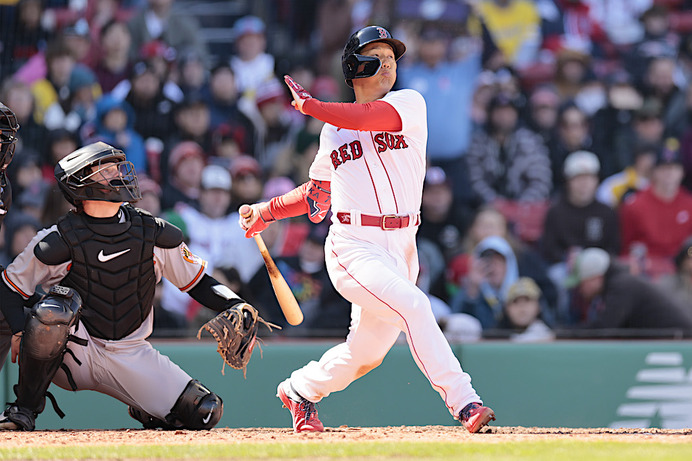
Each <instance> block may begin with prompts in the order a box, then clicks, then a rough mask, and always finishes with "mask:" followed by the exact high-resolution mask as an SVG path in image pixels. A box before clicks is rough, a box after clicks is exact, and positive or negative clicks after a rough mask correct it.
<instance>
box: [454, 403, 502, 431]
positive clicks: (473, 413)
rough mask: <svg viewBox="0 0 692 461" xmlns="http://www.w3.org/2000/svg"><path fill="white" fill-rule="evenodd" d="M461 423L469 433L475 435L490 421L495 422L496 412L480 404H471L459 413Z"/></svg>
mask: <svg viewBox="0 0 692 461" xmlns="http://www.w3.org/2000/svg"><path fill="white" fill-rule="evenodd" d="M459 421H461V424H462V426H464V427H465V428H466V430H467V431H469V432H470V433H472V434H474V433H476V432H478V431H480V430H481V428H483V427H485V426H487V425H488V423H489V422H490V421H495V412H494V411H493V410H492V408H488V407H484V406H483V405H481V404H480V403H469V404H468V405H466V406H465V407H464V408H463V409H462V410H461V411H460V412H459Z"/></svg>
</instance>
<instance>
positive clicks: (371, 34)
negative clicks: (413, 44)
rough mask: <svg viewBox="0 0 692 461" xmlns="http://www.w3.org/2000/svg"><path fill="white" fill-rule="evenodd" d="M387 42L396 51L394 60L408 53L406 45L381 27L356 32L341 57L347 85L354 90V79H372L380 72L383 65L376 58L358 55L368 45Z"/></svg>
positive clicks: (370, 27) (366, 28)
mask: <svg viewBox="0 0 692 461" xmlns="http://www.w3.org/2000/svg"><path fill="white" fill-rule="evenodd" d="M374 42H385V43H387V44H388V45H389V46H391V47H392V49H393V50H394V58H395V59H396V60H397V61H398V60H399V58H400V57H401V56H403V54H404V53H405V52H406V45H404V43H403V42H401V41H400V40H397V39H395V38H392V35H391V34H390V33H389V32H388V31H387V29H385V28H384V27H380V26H367V27H364V28H362V29H360V30H359V31H357V32H354V33H353V35H351V37H350V38H349V39H348V42H346V46H345V47H344V54H343V55H342V56H341V68H342V70H343V71H344V78H345V79H346V84H347V85H348V86H350V87H351V88H353V81H352V80H353V79H354V78H366V77H372V76H373V75H375V74H377V72H379V70H380V66H381V65H382V63H381V62H380V60H379V59H378V58H376V57H374V56H363V55H361V54H358V52H359V51H360V50H362V49H363V47H365V45H367V44H368V43H374Z"/></svg>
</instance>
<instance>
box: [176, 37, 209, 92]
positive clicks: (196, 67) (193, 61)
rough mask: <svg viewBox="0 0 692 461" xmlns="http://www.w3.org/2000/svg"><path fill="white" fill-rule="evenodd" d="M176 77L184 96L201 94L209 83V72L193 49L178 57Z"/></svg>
mask: <svg viewBox="0 0 692 461" xmlns="http://www.w3.org/2000/svg"><path fill="white" fill-rule="evenodd" d="M178 75H179V81H178V85H179V86H180V89H181V91H182V92H183V95H184V96H189V95H191V94H202V92H203V91H205V90H206V89H207V86H208V83H209V72H208V70H207V66H206V64H205V62H204V59H203V58H202V56H200V55H199V54H197V52H195V50H194V49H188V50H185V51H183V52H182V53H181V54H180V56H179V57H178Z"/></svg>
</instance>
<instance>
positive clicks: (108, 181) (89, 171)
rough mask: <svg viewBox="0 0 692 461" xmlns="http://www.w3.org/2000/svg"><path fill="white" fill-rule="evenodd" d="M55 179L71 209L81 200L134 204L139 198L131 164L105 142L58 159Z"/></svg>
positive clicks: (123, 155) (90, 145) (119, 151)
mask: <svg viewBox="0 0 692 461" xmlns="http://www.w3.org/2000/svg"><path fill="white" fill-rule="evenodd" d="M55 179H57V181H58V185H59V186H60V189H61V190H62V192H63V195H65V198H67V200H68V201H69V202H70V203H71V204H73V205H75V206H76V205H77V203H78V202H81V201H83V200H97V201H102V202H136V201H137V200H139V199H141V198H142V194H141V193H140V191H139V184H138V182H137V174H136V173H135V167H134V165H133V164H132V162H129V161H127V160H126V158H125V154H124V153H123V151H121V150H120V149H116V148H115V147H113V146H109V145H108V144H106V143H105V142H100V141H99V142H96V143H93V144H89V145H87V146H84V147H82V148H81V149H77V150H76V151H74V152H72V153H71V154H69V155H68V156H67V157H65V158H64V159H62V160H60V161H59V162H58V164H57V165H56V166H55Z"/></svg>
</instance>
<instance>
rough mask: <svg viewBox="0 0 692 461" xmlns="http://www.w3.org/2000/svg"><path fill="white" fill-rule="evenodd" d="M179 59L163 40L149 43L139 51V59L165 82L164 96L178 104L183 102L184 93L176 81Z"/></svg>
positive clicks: (173, 49)
mask: <svg viewBox="0 0 692 461" xmlns="http://www.w3.org/2000/svg"><path fill="white" fill-rule="evenodd" d="M177 57H178V55H177V52H176V50H175V48H173V47H172V46H169V45H167V44H166V43H165V42H163V41H161V40H152V41H150V42H147V43H145V44H144V45H142V48H141V49H140V50H139V58H140V59H141V60H142V61H144V62H146V63H147V64H149V65H150V66H151V68H152V69H153V70H154V73H155V74H156V76H157V77H158V78H159V80H160V81H161V82H163V94H165V95H166V97H168V98H170V99H171V100H173V101H175V102H177V103H178V102H180V101H182V100H183V91H182V90H181V89H180V87H179V86H178V84H177V83H176V82H175V80H174V77H175V74H174V72H173V70H174V68H175V65H176V59H177Z"/></svg>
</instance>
